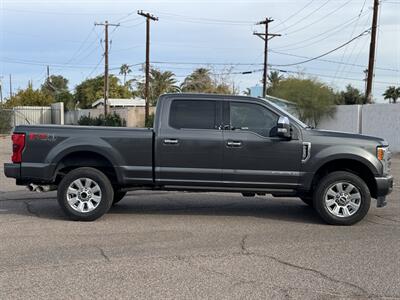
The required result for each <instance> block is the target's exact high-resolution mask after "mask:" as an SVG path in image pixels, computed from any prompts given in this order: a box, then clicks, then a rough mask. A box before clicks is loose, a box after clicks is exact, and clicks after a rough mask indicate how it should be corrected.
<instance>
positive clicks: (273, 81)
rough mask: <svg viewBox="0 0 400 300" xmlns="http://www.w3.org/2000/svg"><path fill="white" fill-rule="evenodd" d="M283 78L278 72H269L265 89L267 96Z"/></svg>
mask: <svg viewBox="0 0 400 300" xmlns="http://www.w3.org/2000/svg"><path fill="white" fill-rule="evenodd" d="M283 78H284V77H283V76H282V75H280V74H279V71H271V72H270V73H269V75H268V80H269V82H270V85H269V87H268V88H267V94H269V93H270V92H271V91H272V90H273V89H274V87H275V86H276V85H277V84H278V83H279V82H280V81H281V80H282V79H283Z"/></svg>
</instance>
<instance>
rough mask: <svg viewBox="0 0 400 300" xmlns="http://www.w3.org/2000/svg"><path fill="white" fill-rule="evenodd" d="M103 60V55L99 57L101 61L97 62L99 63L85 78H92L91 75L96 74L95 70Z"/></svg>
mask: <svg viewBox="0 0 400 300" xmlns="http://www.w3.org/2000/svg"><path fill="white" fill-rule="evenodd" d="M103 60H104V55H102V56H101V59H100V60H99V62H98V63H97V64H96V66H95V67H94V68H93V70H92V71H91V72H90V73H89V75H87V76H86V78H90V76H92V74H93V73H94V72H96V70H97V68H98V67H99V66H100V64H101V63H102V61H103Z"/></svg>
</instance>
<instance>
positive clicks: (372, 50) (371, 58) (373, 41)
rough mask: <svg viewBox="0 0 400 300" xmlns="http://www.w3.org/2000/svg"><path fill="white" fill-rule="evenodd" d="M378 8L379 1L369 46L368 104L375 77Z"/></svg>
mask: <svg viewBox="0 0 400 300" xmlns="http://www.w3.org/2000/svg"><path fill="white" fill-rule="evenodd" d="M378 6H379V0H374V14H373V17H372V27H371V43H370V46H369V61H368V77H367V88H366V90H365V96H366V97H367V103H371V102H372V80H373V77H374V64H375V49H376V27H377V23H378Z"/></svg>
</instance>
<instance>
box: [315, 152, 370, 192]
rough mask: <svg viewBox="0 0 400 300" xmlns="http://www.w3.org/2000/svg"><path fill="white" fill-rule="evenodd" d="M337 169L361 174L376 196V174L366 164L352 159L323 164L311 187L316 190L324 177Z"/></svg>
mask: <svg viewBox="0 0 400 300" xmlns="http://www.w3.org/2000/svg"><path fill="white" fill-rule="evenodd" d="M335 171H347V172H350V173H353V174H355V175H357V176H359V177H360V178H361V179H362V180H364V182H365V183H366V184H367V186H368V188H369V191H370V193H371V196H372V198H376V192H377V187H376V182H375V176H374V174H373V173H372V172H371V170H370V169H369V168H368V167H367V166H366V165H365V164H363V163H362V162H359V161H357V160H352V159H338V160H333V161H330V162H327V163H326V164H324V165H323V166H321V167H320V168H319V169H318V171H317V172H316V173H315V175H314V177H313V181H312V184H311V188H312V189H313V190H314V187H315V185H316V184H317V183H318V182H319V180H320V179H321V178H322V177H324V176H325V175H327V174H329V173H332V172H335Z"/></svg>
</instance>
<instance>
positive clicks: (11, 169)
mask: <svg viewBox="0 0 400 300" xmlns="http://www.w3.org/2000/svg"><path fill="white" fill-rule="evenodd" d="M4 175H6V177H9V178H15V179H19V178H20V177H21V164H13V163H6V164H4Z"/></svg>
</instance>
